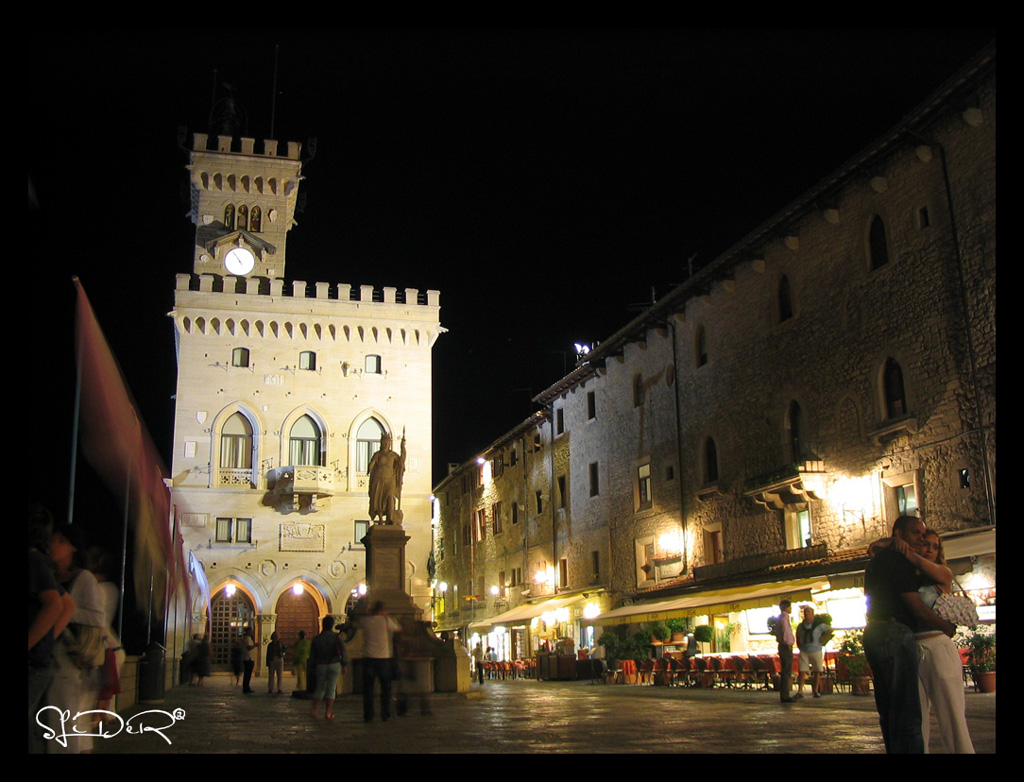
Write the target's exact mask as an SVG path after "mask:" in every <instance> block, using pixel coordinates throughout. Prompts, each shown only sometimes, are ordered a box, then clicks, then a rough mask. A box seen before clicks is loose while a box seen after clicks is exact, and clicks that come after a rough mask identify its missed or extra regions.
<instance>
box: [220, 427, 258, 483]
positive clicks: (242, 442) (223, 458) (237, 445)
mask: <svg viewBox="0 0 1024 782" xmlns="http://www.w3.org/2000/svg"><path fill="white" fill-rule="evenodd" d="M220 466H221V468H222V469H227V470H251V469H252V425H251V424H250V423H249V419H248V418H246V417H245V416H244V415H242V414H241V413H235V414H234V415H233V416H231V417H230V418H229V419H228V420H227V421H225V422H224V426H223V427H222V428H221V430H220Z"/></svg>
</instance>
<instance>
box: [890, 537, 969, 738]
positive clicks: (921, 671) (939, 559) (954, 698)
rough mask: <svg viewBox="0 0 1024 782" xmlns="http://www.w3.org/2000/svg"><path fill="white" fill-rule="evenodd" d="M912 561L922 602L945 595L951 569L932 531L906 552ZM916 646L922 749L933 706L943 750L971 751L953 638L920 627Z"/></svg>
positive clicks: (929, 603) (958, 657)
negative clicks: (921, 582) (919, 580)
mask: <svg viewBox="0 0 1024 782" xmlns="http://www.w3.org/2000/svg"><path fill="white" fill-rule="evenodd" d="M907 558H908V559H910V561H911V562H913V563H914V564H915V565H916V566H917V568H918V570H919V571H920V572H921V574H922V577H923V578H924V579H925V581H927V582H928V583H926V584H925V585H924V586H922V587H920V588H919V589H918V592H919V593H920V595H921V598H922V599H923V600H924V603H925V605H927V606H928V607H929V608H931V607H933V606H934V605H935V601H936V600H937V599H938V597H939V595H940V594H949V591H950V585H951V584H952V582H953V572H952V571H951V570H950V569H949V568H948V567H947V566H946V558H945V555H944V554H943V551H942V541H941V540H940V539H939V534H938V533H937V532H935V531H934V530H928V531H927V532H925V534H924V537H923V538H922V539H921V548H920V549H919V551H918V552H916V553H915V552H908V553H907ZM916 637H917V645H918V647H919V648H920V649H921V663H920V666H919V668H918V675H919V679H918V687H919V690H920V693H921V734H922V736H923V738H924V751H925V752H927V751H928V737H929V729H930V724H929V723H930V718H929V714H928V712H929V709H930V708H934V709H935V718H936V720H937V721H938V723H939V735H940V736H941V737H942V745H943V747H945V749H946V752H953V753H957V754H972V755H973V754H974V744H973V743H972V742H971V734H970V733H969V732H968V730H967V718H966V716H965V713H964V710H965V702H964V680H963V668H962V666H963V664H962V663H961V661H960V652H958V651H957V648H956V646H955V645H954V644H953V640H952V639H951V638H949V637H948V636H946V635H945V634H944V633H937V632H934V631H931V630H923V631H921V632H918V633H916Z"/></svg>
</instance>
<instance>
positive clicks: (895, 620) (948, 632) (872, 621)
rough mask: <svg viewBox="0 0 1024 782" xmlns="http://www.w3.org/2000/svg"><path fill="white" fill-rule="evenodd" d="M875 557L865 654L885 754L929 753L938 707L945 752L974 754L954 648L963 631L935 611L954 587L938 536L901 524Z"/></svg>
mask: <svg viewBox="0 0 1024 782" xmlns="http://www.w3.org/2000/svg"><path fill="white" fill-rule="evenodd" d="M871 553H872V555H873V556H872V560H871V562H870V564H869V565H868V567H867V570H866V572H865V575H864V591H865V593H866V595H867V601H868V615H867V618H868V624H867V628H866V629H865V631H864V651H865V653H866V654H867V658H868V664H869V665H870V666H871V673H872V677H873V679H874V686H875V704H876V706H877V708H878V717H879V722H880V723H881V727H882V737H883V738H884V740H885V749H886V752H889V753H914V752H916V753H922V752H927V750H928V732H929V718H928V712H929V708H930V707H933V708H934V709H935V716H936V719H937V721H938V724H939V731H940V734H941V736H942V743H943V745H944V747H945V749H946V751H947V752H956V753H973V752H974V746H973V745H972V743H971V737H970V735H969V734H968V732H967V721H966V718H965V716H964V707H965V704H964V685H963V678H962V673H961V663H960V653H959V652H958V651H957V649H956V647H955V646H954V645H953V641H952V640H951V639H952V637H953V635H954V634H955V633H956V626H955V625H954V624H953V623H952V622H949V621H947V620H945V619H943V618H942V617H940V616H939V615H938V614H936V613H935V611H934V610H933V608H932V607H933V606H934V605H935V602H936V600H937V599H938V597H939V595H940V594H948V593H949V591H950V585H951V584H952V581H953V573H952V571H951V570H950V569H949V568H948V567H947V566H946V564H945V559H944V557H943V554H942V543H941V541H940V539H939V535H938V533H937V532H934V531H933V530H929V529H927V528H926V527H925V525H924V523H923V522H922V521H921V520H920V519H919V518H917V517H916V516H901V517H900V518H898V519H897V520H896V522H895V523H894V524H893V530H892V538H887V539H885V540H882V541H878V542H876V543H874V544H873V545H872V546H871Z"/></svg>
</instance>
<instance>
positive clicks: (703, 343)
mask: <svg viewBox="0 0 1024 782" xmlns="http://www.w3.org/2000/svg"><path fill="white" fill-rule="evenodd" d="M707 363H708V334H707V332H706V331H705V330H704V327H703V326H701V327H700V328H698V329H697V366H699V367H702V366H704V365H705V364H707Z"/></svg>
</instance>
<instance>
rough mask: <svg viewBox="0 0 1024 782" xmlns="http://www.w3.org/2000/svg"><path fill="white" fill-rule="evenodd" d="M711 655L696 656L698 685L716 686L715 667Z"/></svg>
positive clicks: (694, 660)
mask: <svg viewBox="0 0 1024 782" xmlns="http://www.w3.org/2000/svg"><path fill="white" fill-rule="evenodd" d="M712 659H714V658H711V657H694V658H693V662H694V664H696V666H697V686H698V687H714V686H715V669H714V668H713V667H712V663H711V662H710V660H712Z"/></svg>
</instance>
